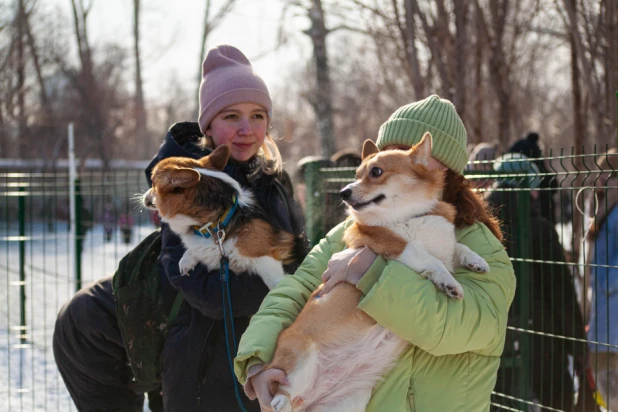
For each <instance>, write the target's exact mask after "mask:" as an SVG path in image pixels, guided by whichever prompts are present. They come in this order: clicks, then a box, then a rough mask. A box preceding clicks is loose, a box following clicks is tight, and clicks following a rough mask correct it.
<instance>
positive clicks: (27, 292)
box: [0, 169, 155, 411]
mask: <svg viewBox="0 0 618 412" xmlns="http://www.w3.org/2000/svg"><path fill="white" fill-rule="evenodd" d="M146 188H147V186H146V181H145V178H144V173H143V169H139V170H133V169H130V170H129V169H127V170H113V171H108V172H104V171H100V170H87V171H85V172H83V173H81V174H80V179H79V181H78V182H77V185H76V193H75V200H76V205H79V207H76V210H77V213H75V218H76V224H75V229H76V230H75V235H76V236H75V237H72V236H71V228H70V210H69V207H70V203H71V202H70V190H69V175H68V173H67V171H66V170H61V171H51V172H32V171H30V170H25V169H24V170H16V169H13V170H11V171H5V172H0V216H2V219H1V220H0V273H2V276H1V277H0V279H2V280H1V282H2V286H0V410H3V411H70V410H75V407H74V405H73V403H72V401H71V399H70V397H69V395H68V392H67V391H66V389H65V387H64V383H63V381H62V379H61V378H60V375H59V374H58V372H57V369H56V366H55V363H54V357H53V353H52V345H51V341H52V336H53V328H54V323H55V319H56V315H57V313H58V310H59V309H60V307H61V306H62V305H63V304H64V303H65V302H66V301H67V300H68V299H69V298H70V297H71V296H72V295H73V294H74V293H75V291H76V290H77V289H79V287H80V285H82V284H83V285H85V284H87V283H90V282H92V281H94V280H96V279H98V278H100V277H102V276H105V275H111V274H113V273H114V271H115V268H116V266H117V263H118V261H119V260H120V258H122V257H123V256H124V255H125V254H126V253H127V252H128V251H129V250H131V249H132V248H133V247H134V246H135V245H136V244H137V243H138V241H139V240H140V239H142V238H144V237H145V236H146V235H147V234H148V233H150V232H151V231H152V230H153V229H154V228H155V224H154V222H153V220H152V219H151V216H150V215H149V214H148V213H146V212H143V213H140V212H139V210H137V209H136V205H135V202H134V201H133V199H134V197H135V195H136V194H139V193H143V192H144V190H146Z"/></svg>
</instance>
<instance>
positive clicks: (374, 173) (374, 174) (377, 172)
mask: <svg viewBox="0 0 618 412" xmlns="http://www.w3.org/2000/svg"><path fill="white" fill-rule="evenodd" d="M381 174H382V169H380V168H379V167H374V168H373V169H371V171H370V172H369V175H370V176H371V177H378V176H380V175H381Z"/></svg>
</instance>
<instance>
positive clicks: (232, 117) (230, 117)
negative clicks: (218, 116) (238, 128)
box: [224, 114, 238, 120]
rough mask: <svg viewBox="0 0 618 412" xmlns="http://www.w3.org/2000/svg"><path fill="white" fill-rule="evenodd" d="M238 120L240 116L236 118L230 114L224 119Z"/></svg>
mask: <svg viewBox="0 0 618 412" xmlns="http://www.w3.org/2000/svg"><path fill="white" fill-rule="evenodd" d="M237 118H238V116H236V115H235V114H228V115H227V116H225V117H224V119H226V120H236V119H237Z"/></svg>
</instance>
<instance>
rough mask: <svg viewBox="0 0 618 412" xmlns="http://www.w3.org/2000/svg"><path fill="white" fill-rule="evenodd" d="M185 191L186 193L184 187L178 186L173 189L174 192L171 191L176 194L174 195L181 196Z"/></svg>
mask: <svg viewBox="0 0 618 412" xmlns="http://www.w3.org/2000/svg"><path fill="white" fill-rule="evenodd" d="M183 191H184V189H183V188H182V187H178V186H176V187H174V188H172V190H170V192H171V193H174V194H180V193H182V192H183Z"/></svg>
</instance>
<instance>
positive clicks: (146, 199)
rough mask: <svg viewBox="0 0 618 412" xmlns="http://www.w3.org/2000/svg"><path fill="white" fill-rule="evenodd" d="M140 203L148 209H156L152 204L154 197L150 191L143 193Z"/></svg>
mask: <svg viewBox="0 0 618 412" xmlns="http://www.w3.org/2000/svg"><path fill="white" fill-rule="evenodd" d="M142 203H143V204H144V206H146V207H147V208H148V209H156V206H155V204H154V197H153V196H152V189H148V191H147V192H146V193H144V196H142Z"/></svg>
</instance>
